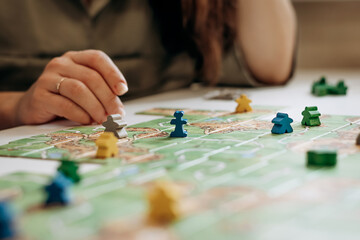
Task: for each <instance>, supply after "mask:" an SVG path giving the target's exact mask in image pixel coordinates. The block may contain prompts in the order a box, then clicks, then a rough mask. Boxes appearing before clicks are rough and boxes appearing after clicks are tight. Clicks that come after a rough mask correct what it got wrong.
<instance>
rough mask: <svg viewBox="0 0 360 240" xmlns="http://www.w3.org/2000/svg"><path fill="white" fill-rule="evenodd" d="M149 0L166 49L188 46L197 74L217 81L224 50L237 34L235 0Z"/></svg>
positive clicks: (172, 50) (207, 79)
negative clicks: (194, 61)
mask: <svg viewBox="0 0 360 240" xmlns="http://www.w3.org/2000/svg"><path fill="white" fill-rule="evenodd" d="M149 1H150V4H151V6H152V8H153V11H154V14H155V18H157V20H158V22H159V27H160V31H161V33H162V40H163V44H164V46H165V47H166V49H167V50H168V51H169V52H170V53H172V54H176V53H178V52H180V51H181V50H184V49H185V50H187V51H188V52H189V54H190V56H192V57H193V58H195V59H196V66H195V67H196V74H197V76H196V77H197V78H199V79H202V80H203V81H205V82H207V83H209V84H216V83H217V81H218V78H219V75H220V72H221V64H222V56H223V53H224V52H226V51H228V50H229V49H230V48H231V47H232V46H233V43H234V42H235V40H236V38H237V26H238V24H237V22H238V19H237V2H238V0H149Z"/></svg>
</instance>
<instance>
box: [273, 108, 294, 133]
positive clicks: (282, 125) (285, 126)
mask: <svg viewBox="0 0 360 240" xmlns="http://www.w3.org/2000/svg"><path fill="white" fill-rule="evenodd" d="M271 122H272V123H274V126H273V128H272V129H271V132H272V133H275V134H284V133H291V132H292V131H293V128H292V127H291V125H290V123H292V122H293V120H292V119H291V118H289V115H288V114H287V113H280V112H279V113H277V114H276V117H275V118H274V119H273V120H272V121H271Z"/></svg>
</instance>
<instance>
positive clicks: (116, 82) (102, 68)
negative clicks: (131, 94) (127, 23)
mask: <svg viewBox="0 0 360 240" xmlns="http://www.w3.org/2000/svg"><path fill="white" fill-rule="evenodd" d="M65 56H69V58H70V59H72V60H73V61H74V62H75V63H77V64H80V65H84V66H87V67H89V68H91V69H94V70H95V71H97V72H98V73H99V74H100V75H101V76H102V78H103V79H105V81H106V83H107V85H108V86H109V88H110V89H111V90H112V91H113V92H114V94H116V95H123V94H125V93H126V92H127V91H128V87H127V82H126V80H125V78H124V76H123V75H122V73H121V72H120V70H119V69H118V68H117V67H116V65H115V64H114V62H113V61H112V60H111V59H110V58H109V57H108V56H107V55H106V54H105V53H103V52H101V51H97V50H85V51H79V52H68V53H66V54H65Z"/></svg>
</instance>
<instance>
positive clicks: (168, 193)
mask: <svg viewBox="0 0 360 240" xmlns="http://www.w3.org/2000/svg"><path fill="white" fill-rule="evenodd" d="M148 203H149V212H148V220H149V221H150V222H151V223H155V224H167V223H170V222H173V221H174V220H176V219H178V218H179V216H180V210H179V194H178V192H177V191H176V189H175V187H174V186H173V184H171V183H169V182H165V181H159V182H156V183H155V185H154V187H153V188H152V189H151V190H150V191H149V193H148Z"/></svg>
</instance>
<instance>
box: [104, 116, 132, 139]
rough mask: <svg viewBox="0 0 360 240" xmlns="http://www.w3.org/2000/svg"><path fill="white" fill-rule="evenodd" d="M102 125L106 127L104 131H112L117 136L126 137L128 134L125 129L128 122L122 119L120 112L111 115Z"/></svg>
mask: <svg viewBox="0 0 360 240" xmlns="http://www.w3.org/2000/svg"><path fill="white" fill-rule="evenodd" d="M102 125H103V126H104V127H105V130H104V132H112V133H113V134H114V136H115V137H117V138H125V137H127V136H128V135H127V132H126V130H125V127H126V126H127V123H126V122H125V121H124V120H123V119H122V117H121V115H120V114H113V115H109V116H108V117H107V120H106V121H105V122H103V124H102Z"/></svg>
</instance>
